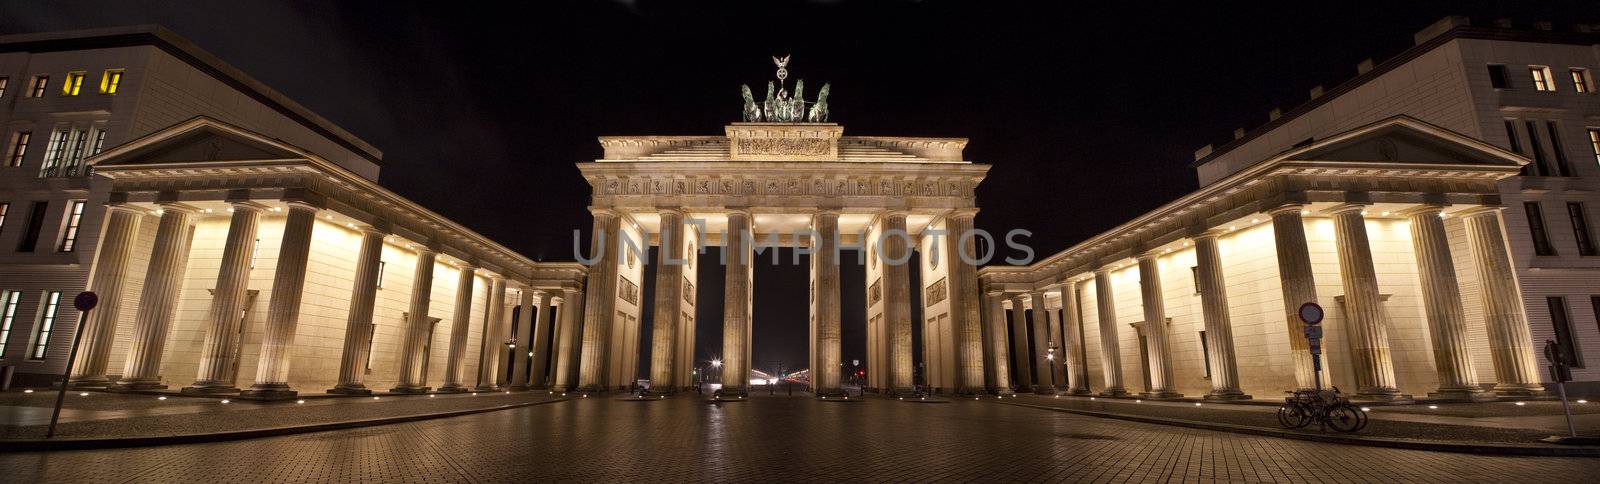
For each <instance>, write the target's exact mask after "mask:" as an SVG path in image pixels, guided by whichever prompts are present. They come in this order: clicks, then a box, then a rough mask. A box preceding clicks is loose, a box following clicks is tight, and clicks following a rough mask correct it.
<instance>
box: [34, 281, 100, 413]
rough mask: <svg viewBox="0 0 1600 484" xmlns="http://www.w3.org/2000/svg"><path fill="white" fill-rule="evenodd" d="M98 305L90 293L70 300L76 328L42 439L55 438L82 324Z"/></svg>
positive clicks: (75, 358) (81, 294)
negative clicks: (91, 310) (76, 318)
mask: <svg viewBox="0 0 1600 484" xmlns="http://www.w3.org/2000/svg"><path fill="white" fill-rule="evenodd" d="M99 303H100V297H99V296H96V295H95V293H93V292H91V291H83V292H80V293H78V297H75V298H72V306H73V307H75V308H77V309H78V328H77V329H76V330H74V331H73V335H72V350H71V351H69V352H67V365H66V369H65V370H62V371H61V391H59V392H56V408H55V410H53V411H51V412H50V428H49V429H48V430H45V432H44V438H47V439H48V438H51V437H55V436H56V422H57V421H58V420H60V419H61V403H62V401H63V400H66V398H67V384H68V383H70V382H71V381H72V364H73V363H74V362H76V361H77V359H78V342H79V341H81V340H83V323H84V322H85V321H88V320H89V310H90V309H94V306H95V305H96V304H99Z"/></svg>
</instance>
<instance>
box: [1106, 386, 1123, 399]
mask: <svg viewBox="0 0 1600 484" xmlns="http://www.w3.org/2000/svg"><path fill="white" fill-rule="evenodd" d="M1100 396H1102V397H1126V396H1128V390H1127V389H1125V388H1122V387H1117V388H1107V389H1105V390H1100Z"/></svg>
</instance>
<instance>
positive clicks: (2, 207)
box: [0, 202, 11, 234]
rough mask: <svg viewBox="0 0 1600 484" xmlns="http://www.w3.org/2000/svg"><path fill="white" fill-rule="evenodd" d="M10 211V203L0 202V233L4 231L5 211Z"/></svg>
mask: <svg viewBox="0 0 1600 484" xmlns="http://www.w3.org/2000/svg"><path fill="white" fill-rule="evenodd" d="M10 211H11V204H10V203H6V202H0V234H3V233H5V231H6V212H10Z"/></svg>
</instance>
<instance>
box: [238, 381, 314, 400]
mask: <svg viewBox="0 0 1600 484" xmlns="http://www.w3.org/2000/svg"><path fill="white" fill-rule="evenodd" d="M299 396H300V392H297V391H294V390H291V389H289V384H287V383H262V384H256V385H251V386H250V389H248V390H245V391H242V392H239V398H240V399H243V400H289V399H293V398H296V397H299Z"/></svg>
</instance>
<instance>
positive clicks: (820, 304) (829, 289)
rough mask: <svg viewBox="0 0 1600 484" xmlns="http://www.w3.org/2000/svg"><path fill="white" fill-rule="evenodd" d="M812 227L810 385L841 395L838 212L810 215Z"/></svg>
mask: <svg viewBox="0 0 1600 484" xmlns="http://www.w3.org/2000/svg"><path fill="white" fill-rule="evenodd" d="M811 221H812V227H814V228H815V229H816V231H817V234H816V236H817V240H816V242H815V245H814V247H816V248H817V250H816V253H814V254H812V255H811V256H812V257H813V258H815V259H816V261H817V262H816V264H815V265H814V266H813V267H815V268H816V269H815V270H816V271H817V272H816V277H815V279H816V281H817V304H816V307H817V340H816V343H815V344H816V347H815V348H814V349H813V350H812V351H814V352H816V355H817V357H816V358H817V367H816V368H812V369H811V379H812V380H811V385H812V386H813V387H814V388H816V393H817V395H819V396H834V395H842V394H843V391H842V390H840V388H839V371H840V367H839V365H840V361H841V358H842V356H841V355H840V353H841V352H842V351H843V350H842V348H841V347H840V344H841V341H842V340H841V339H840V322H839V317H840V314H839V254H838V249H839V212H834V211H827V210H824V211H821V212H817V214H816V215H815V216H812V218H811Z"/></svg>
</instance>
